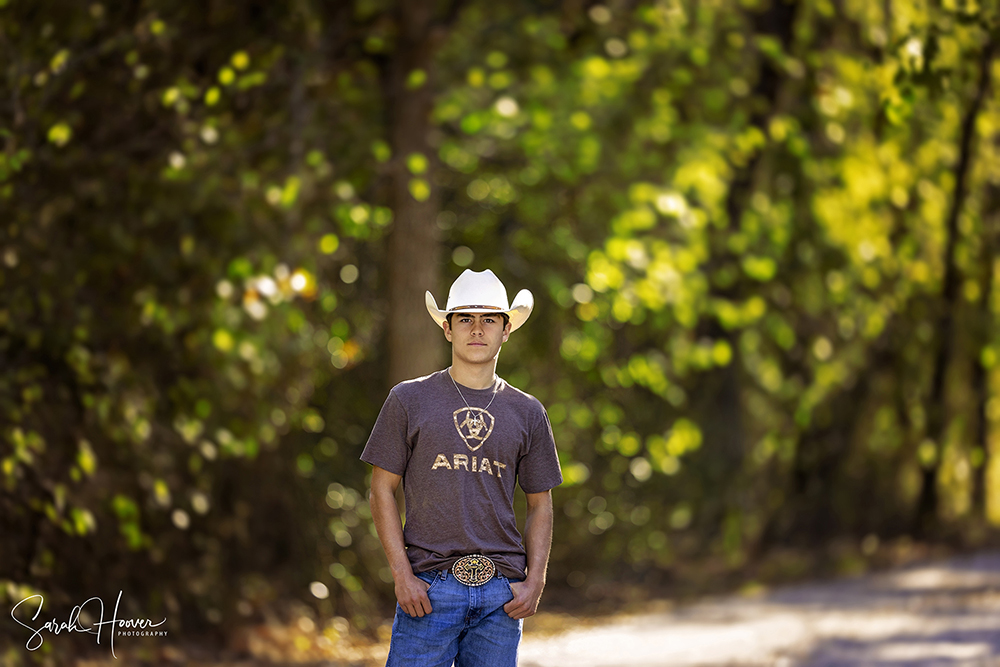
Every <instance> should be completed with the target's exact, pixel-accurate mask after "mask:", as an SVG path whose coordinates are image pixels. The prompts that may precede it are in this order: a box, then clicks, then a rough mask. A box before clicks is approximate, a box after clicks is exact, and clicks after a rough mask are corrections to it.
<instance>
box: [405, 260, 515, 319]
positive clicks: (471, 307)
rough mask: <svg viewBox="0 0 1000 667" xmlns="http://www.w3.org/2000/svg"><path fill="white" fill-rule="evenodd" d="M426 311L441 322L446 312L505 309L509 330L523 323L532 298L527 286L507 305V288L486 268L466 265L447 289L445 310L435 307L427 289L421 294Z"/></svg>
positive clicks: (494, 311)
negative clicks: (474, 267) (478, 269)
mask: <svg viewBox="0 0 1000 667" xmlns="http://www.w3.org/2000/svg"><path fill="white" fill-rule="evenodd" d="M424 302H425V303H426V304H427V312H428V313H430V314H431V317H432V318H434V321H435V322H437V323H438V326H441V325H442V324H443V323H444V321H445V320H446V319H447V318H448V315H449V313H506V315H507V317H509V318H510V330H511V331H514V330H515V329H517V328H518V327H519V326H521V325H522V324H524V321H525V320H527V319H528V315H531V309H532V308H533V307H534V305H535V298H534V297H533V296H531V292H529V291H528V290H526V289H523V290H521V291H520V292H518V293H517V296H515V297H514V304H513V305H508V302H507V288H505V287H504V286H503V283H502V282H500V279H499V278H497V277H496V274H494V273H493V272H492V271H490V270H489V269H486V270H485V271H479V272H476V271H472V270H471V269H466V270H465V271H464V272H463V273H462V275H460V276H459V277H458V278H457V279H456V280H455V282H454V283H452V285H451V289H450V290H449V291H448V305H447V308H446V309H445V310H441V309H440V308H438V305H437V301H435V300H434V295H432V294H431V293H430V292H427V295H426V296H425V297H424Z"/></svg>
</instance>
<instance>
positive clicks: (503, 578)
mask: <svg viewBox="0 0 1000 667" xmlns="http://www.w3.org/2000/svg"><path fill="white" fill-rule="evenodd" d="M497 578H498V579H499V580H500V581H502V582H503V583H504V585H505V586H506V587H507V592H509V593H510V599H511V600H513V599H514V589H513V588H511V587H510V579H508V578H507V577H505V576H503V575H502V574H499V573H498V574H497Z"/></svg>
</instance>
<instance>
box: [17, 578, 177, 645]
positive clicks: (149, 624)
mask: <svg viewBox="0 0 1000 667" xmlns="http://www.w3.org/2000/svg"><path fill="white" fill-rule="evenodd" d="M121 599H122V592H121V591H118V599H117V600H116V601H115V610H114V612H113V613H112V615H111V619H110V620H107V621H106V620H104V601H103V600H101V598H99V597H92V598H89V599H88V600H86V601H85V602H84V603H83V604H79V605H77V606H75V607H73V609H72V610H71V611H70V612H69V618H68V619H67V620H66V621H58V620H56V619H55V618H53V619H52V620H51V621H46V622H45V623H43V624H42V625H40V626H39V627H37V628H35V627H32V626H30V625H28V624H27V623H25V622H23V621H21V620H20V619H19V618H17V617H16V616H14V612H16V611H17V608H18V607H20V606H21V605H23V604H28V603H29V602H31V601H34V600H37V601H38V609H36V610H35V615H34V616H32V617H31V620H32V622H34V621H36V620H38V617H39V616H40V615H41V613H42V606H43V605H44V604H45V599H44V598H43V597H42V596H41V595H30V596H28V597H26V598H24V599H23V600H21V601H20V602H18V603H17V604H15V605H14V607H13V608H12V609H11V610H10V617H11V618H13V619H14V620H15V621H16V622H17V624H18V625H21V626H23V627H25V628H27V629H28V630H31V631H32V634H31V636H30V637H29V638H28V641H27V642H26V643H25V645H24V647H25V648H26V649H28V650H29V651H34V650H36V649H38V648H40V647H41V646H42V644H44V643H45V639H44V636H43V634H42V633H43V632H45V631H48V632H51V633H52V634H54V635H58V634H59V633H60V632H86V633H90V634H92V635H96V638H97V643H98V644H100V643H101V633H102V632H103V630H104V626H110V627H109V628H108V633H109V635H110V637H111V655H112V656H113V657H114V658H116V659H117V658H118V656H117V655H115V634H116V633H115V631H116V630H117V631H118V634H121V633H122V631H124V632H127V633H129V634H131V633H132V632H134V631H136V630H138V631H143V630H150V629H152V628H157V627H159V626H161V625H163V624H164V623H166V622H167V619H166V618H164V619H163V620H162V621H160V622H159V623H154V622H153V621H151V620H149V619H148V618H118V605H119V604H120V603H121ZM88 605H89V606H90V607H94V606H95V605H96V606H97V608H98V613H97V614H96V616H97V619H98V620H97V621H96V622H95V623H93V624H91V625H90V626H89V627H88V626H84V625H81V624H80V614H82V613H83V610H84V609H86V608H87V607H88ZM91 615H94V614H93V611H91ZM157 634H160V633H159V632H158V633H157ZM162 634H166V631H163V632H162Z"/></svg>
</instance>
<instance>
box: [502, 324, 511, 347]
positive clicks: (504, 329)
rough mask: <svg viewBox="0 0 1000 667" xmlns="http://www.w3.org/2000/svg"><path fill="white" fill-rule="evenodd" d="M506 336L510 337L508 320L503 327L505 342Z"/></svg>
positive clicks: (504, 340) (505, 340)
mask: <svg viewBox="0 0 1000 667" xmlns="http://www.w3.org/2000/svg"><path fill="white" fill-rule="evenodd" d="M508 338H510V322H508V323H507V325H506V326H505V327H504V328H503V342H505V343H506V342H507V339H508Z"/></svg>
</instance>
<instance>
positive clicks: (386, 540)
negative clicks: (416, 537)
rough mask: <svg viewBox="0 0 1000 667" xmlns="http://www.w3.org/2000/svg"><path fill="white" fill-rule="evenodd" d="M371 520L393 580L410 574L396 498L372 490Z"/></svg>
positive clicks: (392, 495) (390, 494) (381, 491)
mask: <svg viewBox="0 0 1000 667" xmlns="http://www.w3.org/2000/svg"><path fill="white" fill-rule="evenodd" d="M371 510H372V520H373V521H374V522H375V532H377V533H378V539H379V541H380V542H381V543H382V550H383V551H385V557H386V560H388V561H389V568H390V569H391V570H392V576H393V578H394V579H398V578H399V575H401V574H404V573H405V574H412V573H413V570H412V569H411V568H410V560H409V558H407V556H406V544H405V543H404V541H403V522H402V521H401V520H400V518H399V506H398V505H396V497H395V495H394V494H392V493H387V492H386V491H385V490H380V491H376V490H374V489H373V490H372V494H371Z"/></svg>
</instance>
